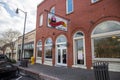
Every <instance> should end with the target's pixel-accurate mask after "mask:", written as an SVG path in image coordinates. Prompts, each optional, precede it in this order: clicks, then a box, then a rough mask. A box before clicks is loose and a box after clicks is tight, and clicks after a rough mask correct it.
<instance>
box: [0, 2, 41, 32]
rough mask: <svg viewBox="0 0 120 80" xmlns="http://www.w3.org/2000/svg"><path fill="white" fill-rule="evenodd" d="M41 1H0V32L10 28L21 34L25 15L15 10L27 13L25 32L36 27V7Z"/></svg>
mask: <svg viewBox="0 0 120 80" xmlns="http://www.w3.org/2000/svg"><path fill="white" fill-rule="evenodd" d="M42 1H43V0H0V32H2V31H5V30H6V29H9V28H12V29H14V30H19V31H20V32H21V33H23V27H24V19H25V14H24V13H22V12H20V11H19V14H16V13H15V11H16V9H17V8H19V9H21V10H23V11H25V12H27V23H26V32H29V31H31V30H33V29H35V27H36V9H37V5H38V4H40V3H41V2H42Z"/></svg>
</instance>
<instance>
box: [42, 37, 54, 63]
mask: <svg viewBox="0 0 120 80" xmlns="http://www.w3.org/2000/svg"><path fill="white" fill-rule="evenodd" d="M47 39H48V38H47ZM47 39H46V40H47ZM50 39H51V40H52V38H50ZM47 46H51V47H52V44H46V41H45V46H44V59H45V61H52V59H48V58H46V51H45V50H46V49H45V47H47Z"/></svg>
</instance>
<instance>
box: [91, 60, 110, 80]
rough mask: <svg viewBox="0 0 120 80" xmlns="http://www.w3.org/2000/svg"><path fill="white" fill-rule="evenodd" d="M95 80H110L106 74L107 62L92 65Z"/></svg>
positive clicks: (107, 73)
mask: <svg viewBox="0 0 120 80" xmlns="http://www.w3.org/2000/svg"><path fill="white" fill-rule="evenodd" d="M93 70H94V76H95V80H110V77H109V72H108V62H95V63H93Z"/></svg>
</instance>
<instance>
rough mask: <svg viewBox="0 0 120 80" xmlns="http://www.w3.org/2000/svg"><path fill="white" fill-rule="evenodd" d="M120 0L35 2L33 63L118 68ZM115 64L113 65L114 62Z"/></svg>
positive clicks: (88, 67) (119, 63) (47, 0)
mask: <svg viewBox="0 0 120 80" xmlns="http://www.w3.org/2000/svg"><path fill="white" fill-rule="evenodd" d="M119 7H120V0H44V1H43V2H42V3H41V4H39V5H38V6H37V21H36V44H35V45H36V50H35V57H36V63H42V64H45V65H53V66H58V65H59V66H68V67H80V68H87V69H90V68H91V67H92V63H93V62H95V61H108V62H110V65H109V66H110V69H112V70H118V69H119V70H120V9H119ZM113 65H114V66H113Z"/></svg>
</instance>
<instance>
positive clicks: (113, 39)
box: [94, 35, 120, 58]
mask: <svg viewBox="0 0 120 80" xmlns="http://www.w3.org/2000/svg"><path fill="white" fill-rule="evenodd" d="M94 47H95V49H94V55H95V58H120V35H115V36H110V37H103V38H95V39H94Z"/></svg>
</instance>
